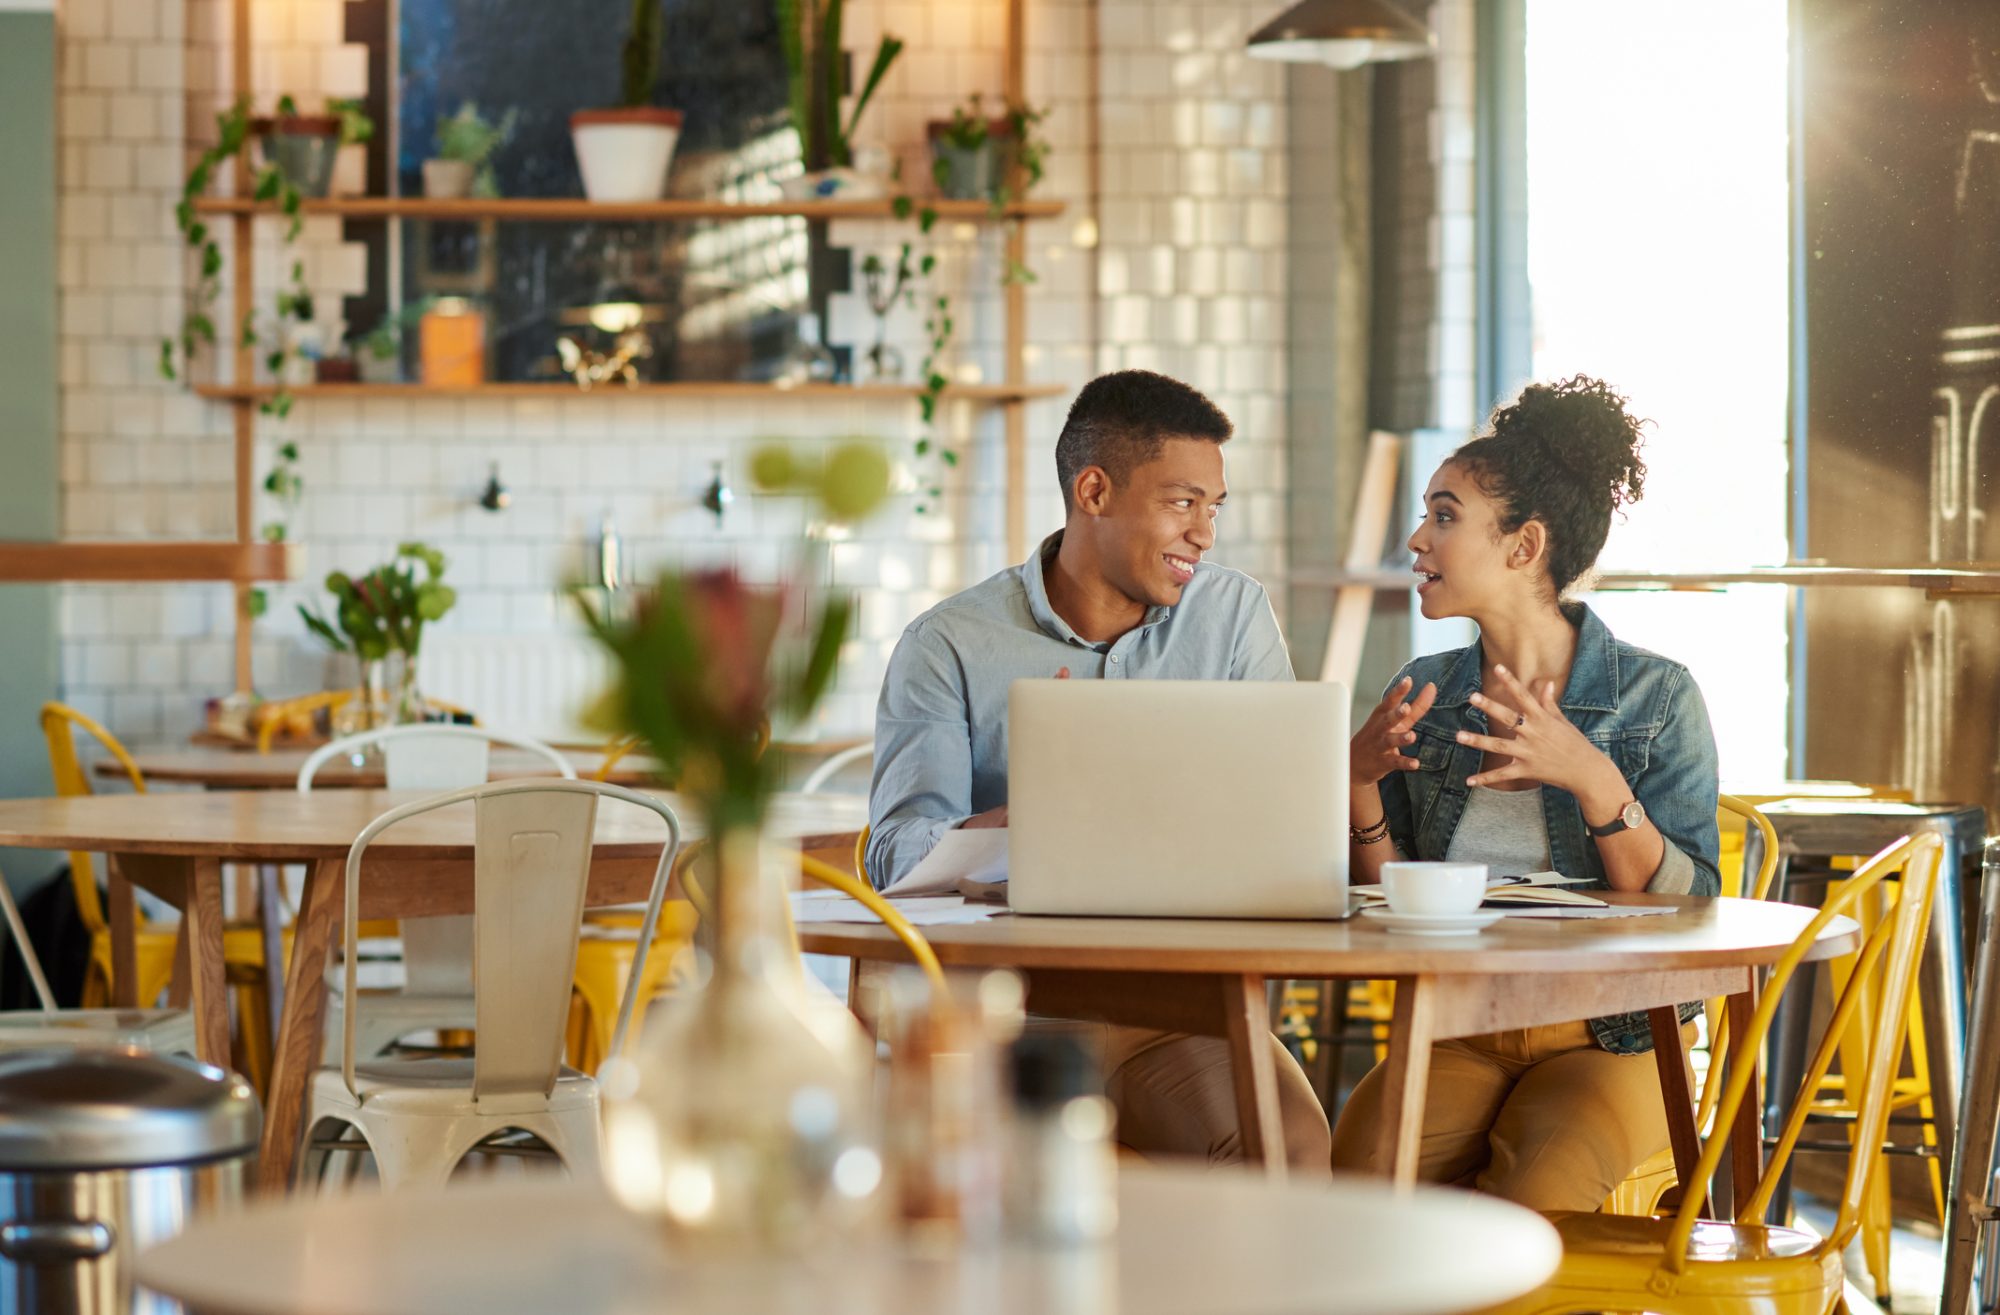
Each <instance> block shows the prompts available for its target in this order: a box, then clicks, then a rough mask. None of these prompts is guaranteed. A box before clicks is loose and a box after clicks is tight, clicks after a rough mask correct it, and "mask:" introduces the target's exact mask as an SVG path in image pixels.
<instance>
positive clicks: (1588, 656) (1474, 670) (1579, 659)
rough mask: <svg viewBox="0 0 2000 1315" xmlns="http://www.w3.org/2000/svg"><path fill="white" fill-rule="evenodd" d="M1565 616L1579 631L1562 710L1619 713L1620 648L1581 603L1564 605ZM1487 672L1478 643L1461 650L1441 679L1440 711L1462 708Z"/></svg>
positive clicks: (1438, 694) (1594, 614) (1438, 697)
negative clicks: (1442, 709)
mask: <svg viewBox="0 0 2000 1315" xmlns="http://www.w3.org/2000/svg"><path fill="white" fill-rule="evenodd" d="M1562 610H1563V616H1564V617H1565V618H1566V619H1567V620H1568V621H1569V622H1570V624H1572V625H1574V626H1575V627H1576V628H1577V633H1576V657H1575V659H1574V660H1572V661H1571V663H1570V667H1569V681H1568V683H1567V684H1565V685H1564V686H1563V693H1562V698H1561V700H1560V701H1559V702H1560V703H1561V706H1562V708H1563V709H1564V710H1565V711H1568V712H1615V711H1617V709H1618V648H1617V645H1616V644H1615V643H1614V642H1613V641H1612V638H1611V631H1610V630H1609V629H1608V628H1607V627H1606V626H1605V624H1604V622H1602V621H1600V620H1598V618H1597V613H1595V612H1593V611H1591V610H1590V608H1588V607H1586V606H1585V605H1584V604H1582V603H1565V604H1563V609H1562ZM1485 669H1486V651H1485V646H1484V645H1483V644H1482V643H1481V641H1479V640H1477V639H1475V640H1473V641H1472V643H1471V644H1470V645H1468V646H1467V647H1465V648H1463V649H1460V650H1459V654H1458V657H1457V658H1456V659H1454V660H1453V662H1452V664H1451V666H1450V667H1449V668H1448V669H1447V670H1446V671H1445V673H1444V675H1443V676H1441V677H1439V679H1438V682H1437V687H1438V693H1437V702H1436V704H1435V705H1434V706H1436V707H1440V708H1457V707H1463V706H1464V705H1465V704H1466V703H1468V702H1470V701H1471V698H1472V695H1473V694H1474V692H1476V691H1477V690H1478V689H1479V687H1480V673H1481V672H1483V671H1484V670H1485Z"/></svg>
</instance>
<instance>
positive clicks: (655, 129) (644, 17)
mask: <svg viewBox="0 0 2000 1315" xmlns="http://www.w3.org/2000/svg"><path fill="white" fill-rule="evenodd" d="M660 3H661V0H632V24H631V28H630V30H629V31H627V33H626V34H625V52H624V57H623V61H622V63H623V68H624V99H623V101H622V102H621V103H620V104H619V106H618V108H616V109H603V110H578V111H576V112H575V113H574V114H572V115H570V116H569V133H570V141H571V142H572V144H573V145H574V146H575V148H576V164H577V168H578V169H579V170H581V171H582V173H583V194H584V195H585V196H587V197H589V198H590V199H591V200H593V201H613V202H617V201H657V200H659V199H660V198H661V197H663V196H665V195H666V193H667V168H668V166H669V165H671V164H672V163H673V159H674V145H675V143H676V142H678V141H679V140H680V135H681V112H680V111H679V110H669V109H662V108H660V107H659V106H656V105H653V104H651V103H650V102H651V101H652V98H653V83H654V81H655V80H656V79H657V78H658V76H659V72H660V43H661V41H662V39H663V36H662V30H663V22H664V20H663V19H662V17H661V13H660Z"/></svg>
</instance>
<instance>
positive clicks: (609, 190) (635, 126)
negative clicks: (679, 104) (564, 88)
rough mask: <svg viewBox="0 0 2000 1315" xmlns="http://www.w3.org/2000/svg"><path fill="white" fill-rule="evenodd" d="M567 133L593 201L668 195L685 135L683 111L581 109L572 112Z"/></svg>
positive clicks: (651, 199)
mask: <svg viewBox="0 0 2000 1315" xmlns="http://www.w3.org/2000/svg"><path fill="white" fill-rule="evenodd" d="M569 132H570V140H571V142H572V143H573V144H574V145H575V147H576V163H577V168H578V169H579V170H581V171H582V173H583V194H584V195H585V196H587V197H589V198H590V199H591V200H593V201H657V200H659V199H660V198H661V197H663V196H665V195H666V194H667V170H668V167H669V166H670V165H672V163H673V159H674V146H675V144H676V143H677V142H679V141H680V135H681V112H680V111H679V110H663V109H657V108H655V107H653V106H650V105H642V106H638V107H635V108H632V109H616V110H578V111H576V113H574V114H572V115H570V116H569Z"/></svg>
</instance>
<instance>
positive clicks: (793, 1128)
mask: <svg viewBox="0 0 2000 1315" xmlns="http://www.w3.org/2000/svg"><path fill="white" fill-rule="evenodd" d="M706 857H707V859H708V860H709V861H707V862H704V863H698V864H697V865H696V866H697V884H699V885H700V886H701V888H702V889H704V890H706V891H709V892H711V894H712V898H713V912H712V914H711V917H710V919H709V921H710V922H711V923H712V930H713V932H714V935H713V940H712V945H713V952H712V958H711V962H712V969H711V971H710V973H709V976H708V979H707V981H706V982H705V983H704V984H703V985H702V986H701V987H700V988H699V989H698V990H696V991H694V992H691V993H689V995H687V996H685V997H682V998H679V999H669V1000H667V1001H664V1002H662V1004H661V1005H659V1006H656V1007H655V1010H654V1014H653V1017H652V1019H651V1020H650V1022H649V1025H648V1027H647V1031H646V1035H645V1037H644V1039H643V1040H642V1041H641V1043H640V1046H639V1049H638V1053H637V1055H636V1056H635V1057H634V1058H633V1059H632V1060H631V1061H629V1062H626V1061H613V1062H612V1063H609V1064H607V1065H606V1066H605V1067H604V1069H602V1070H601V1071H600V1075H599V1076H600V1082H601V1086H602V1091H603V1095H604V1101H605V1135H606V1145H607V1155H606V1164H605V1172H606V1176H607V1178H608V1179H609V1181H610V1184H611V1188H612V1191H613V1193H614V1194H615V1195H616V1196H617V1197H618V1198H619V1199H620V1200H621V1201H623V1202H624V1203H625V1205H626V1206H627V1207H628V1208H630V1209H632V1210H635V1211H637V1212H639V1213H641V1214H645V1215H648V1216H651V1217H653V1218H654V1219H656V1220H658V1221H659V1223H660V1225H661V1227H662V1228H663V1229H664V1230H666V1231H667V1232H668V1233H669V1234H670V1235H674V1236H679V1237H686V1238H689V1239H699V1243H700V1245H701V1246H702V1247H704V1248H705V1249H709V1250H713V1251H735V1252H744V1251H778V1252H791V1251H798V1250H802V1249H806V1248H809V1247H811V1246H813V1245H814V1244H816V1243H825V1242H828V1241H832V1240H835V1239H837V1238H839V1237H841V1236H844V1235H846V1234H849V1233H851V1232H852V1231H854V1230H855V1229H857V1228H860V1227H861V1226H863V1225H864V1224H865V1223H866V1222H867V1221H868V1219H869V1218H870V1216H871V1214H872V1206H873V1199H874V1197H875V1193H876V1189H877V1187H878V1185H879V1184H880V1182H881V1177H882V1162H881V1158H880V1156H879V1155H878V1154H877V1153H876V1151H875V1148H874V1144H873V1139H872V1137H871V1136H870V1131H871V1129H870V1121H869V1117H868V1116H869V1109H870V1101H869V1086H870V1083H869V1079H870V1072H871V1066H872V1062H873V1059H872V1051H871V1047H870V1045H869V1043H868V1041H867V1038H866V1035H865V1034H864V1033H863V1032H862V1031H861V1028H860V1025H859V1024H858V1023H856V1022H855V1020H854V1017H853V1015H851V1014H849V1013H848V1012H847V1010H846V1009H845V1008H844V1007H843V1006H842V1005H841V1004H840V1003H839V1002H838V1001H835V1000H834V999H833V998H832V997H831V996H827V997H824V998H823V999H814V998H812V997H810V996H808V994H807V988H806V985H805V978H804V971H803V969H802V967H801V965H800V964H799V961H798V955H797V953H796V951H794V950H793V949H792V948H791V945H790V944H789V942H788V941H787V940H786V939H785V938H784V936H783V924H782V923H781V922H780V921H779V919H780V918H781V917H782V913H781V911H780V910H779V908H778V901H780V900H782V899H783V898H785V895H784V891H785V890H786V889H787V882H786V881H785V877H786V876H787V874H788V873H796V872H797V871H798V862H799V860H798V854H797V851H796V850H787V849H784V848H781V847H779V846H777V845H770V844H766V843H765V842H764V841H763V839H762V838H761V837H760V836H759V835H758V834H757V833H756V832H755V831H750V830H731V831H727V832H725V833H724V834H723V835H722V837H721V841H720V843H719V844H715V845H712V846H710V847H709V848H708V850H707V851H706Z"/></svg>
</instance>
